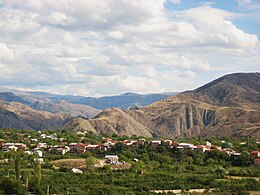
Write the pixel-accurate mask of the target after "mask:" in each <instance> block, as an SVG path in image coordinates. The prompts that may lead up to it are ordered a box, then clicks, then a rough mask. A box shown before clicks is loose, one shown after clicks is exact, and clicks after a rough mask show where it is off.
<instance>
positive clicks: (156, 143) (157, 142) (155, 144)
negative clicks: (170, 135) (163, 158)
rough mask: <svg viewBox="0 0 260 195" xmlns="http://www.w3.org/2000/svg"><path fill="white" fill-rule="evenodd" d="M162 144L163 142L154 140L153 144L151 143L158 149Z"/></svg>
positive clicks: (151, 143)
mask: <svg viewBox="0 0 260 195" xmlns="http://www.w3.org/2000/svg"><path fill="white" fill-rule="evenodd" d="M161 144H162V141H161V140H152V141H151V142H150V145H151V146H152V147H157V146H160V145H161Z"/></svg>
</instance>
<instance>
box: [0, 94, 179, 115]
mask: <svg viewBox="0 0 260 195" xmlns="http://www.w3.org/2000/svg"><path fill="white" fill-rule="evenodd" d="M177 94H178V93H177V92H171V93H157V94H156V93H155V94H145V95H142V94H136V93H130V92H127V93H124V94H121V95H114V96H104V97H100V98H95V97H84V96H73V95H56V94H51V93H46V92H37V91H35V92H33V91H32V92H30V91H29V92H24V91H18V90H11V92H0V100H4V101H7V102H20V103H24V104H26V105H29V106H31V105H32V104H34V103H35V102H37V101H40V102H41V103H43V102H47V103H55V104H56V103H59V102H68V103H71V104H81V105H88V106H91V107H93V108H95V109H97V110H104V109H107V108H111V107H118V108H122V109H128V108H132V107H143V106H146V105H149V104H152V103H154V102H157V101H160V100H162V99H165V98H167V97H170V96H173V95H177ZM7 95H9V96H7ZM47 111H49V110H47Z"/></svg>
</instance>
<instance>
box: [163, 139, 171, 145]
mask: <svg viewBox="0 0 260 195" xmlns="http://www.w3.org/2000/svg"><path fill="white" fill-rule="evenodd" d="M163 142H164V143H165V144H167V145H168V146H171V145H172V140H170V139H166V140H164V141H163Z"/></svg>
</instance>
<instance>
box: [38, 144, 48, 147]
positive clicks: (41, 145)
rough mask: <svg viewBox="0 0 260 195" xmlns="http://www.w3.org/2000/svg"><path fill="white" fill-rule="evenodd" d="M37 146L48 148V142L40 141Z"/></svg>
mask: <svg viewBox="0 0 260 195" xmlns="http://www.w3.org/2000/svg"><path fill="white" fill-rule="evenodd" d="M37 148H47V144H46V143H38V144H37Z"/></svg>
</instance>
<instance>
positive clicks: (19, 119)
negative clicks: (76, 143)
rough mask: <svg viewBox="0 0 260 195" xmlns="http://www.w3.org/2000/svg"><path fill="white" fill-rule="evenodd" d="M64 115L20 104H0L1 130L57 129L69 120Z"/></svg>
mask: <svg viewBox="0 0 260 195" xmlns="http://www.w3.org/2000/svg"><path fill="white" fill-rule="evenodd" d="M67 117H68V116H67V115H64V114H53V113H50V112H45V111H38V110H34V109H32V108H30V107H29V106H26V105H24V104H21V103H18V102H4V101H1V102H0V128H10V129H36V130H43V129H56V128H60V127H62V125H63V121H64V120H65V118H67Z"/></svg>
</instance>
